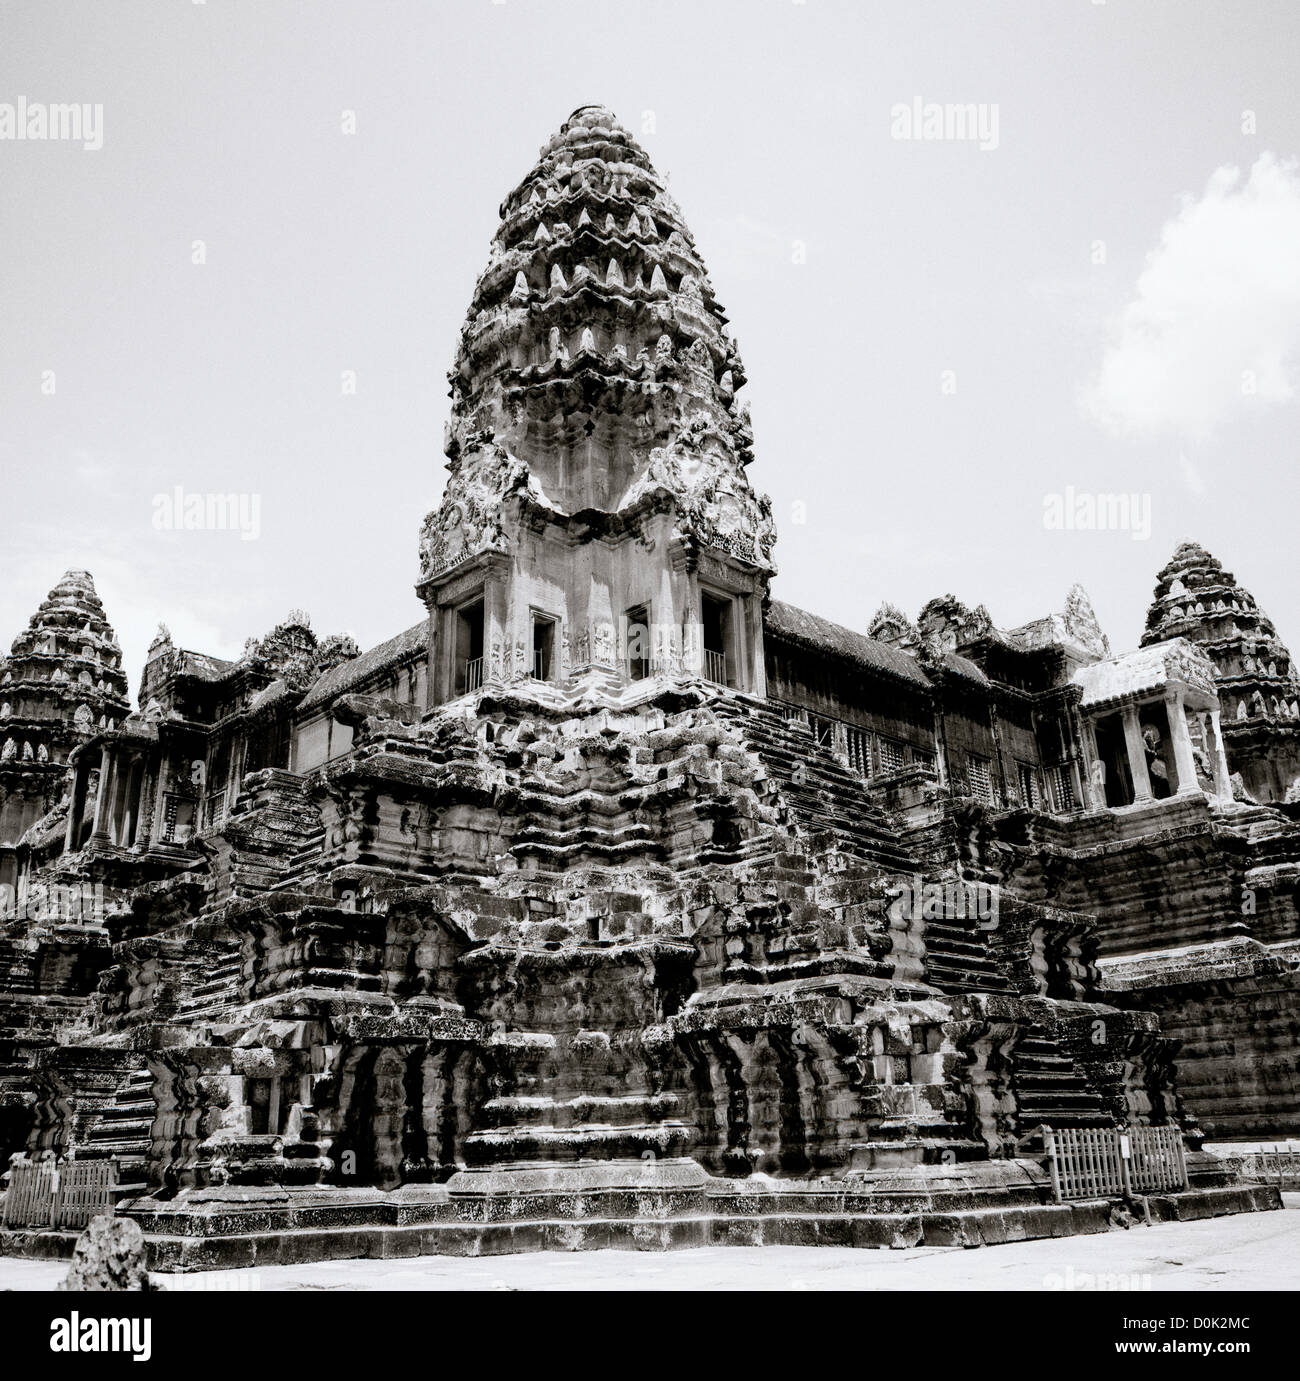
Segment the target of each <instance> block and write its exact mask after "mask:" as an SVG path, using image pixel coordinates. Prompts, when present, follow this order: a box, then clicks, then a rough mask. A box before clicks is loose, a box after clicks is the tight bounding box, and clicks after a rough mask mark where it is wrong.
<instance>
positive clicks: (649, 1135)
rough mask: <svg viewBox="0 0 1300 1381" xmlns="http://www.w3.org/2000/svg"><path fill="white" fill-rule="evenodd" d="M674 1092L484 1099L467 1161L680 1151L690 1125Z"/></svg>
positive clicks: (600, 1157)
mask: <svg viewBox="0 0 1300 1381" xmlns="http://www.w3.org/2000/svg"><path fill="white" fill-rule="evenodd" d="M679 1111H680V1099H679V1098H678V1097H677V1096H676V1095H675V1094H668V1093H663V1094H645V1093H632V1094H615V1095H593V1094H587V1093H583V1094H578V1095H575V1096H573V1097H568V1098H550V1097H533V1096H527V1095H525V1096H512V1097H499V1098H492V1099H490V1100H489V1101H488V1102H487V1103H486V1104H485V1105H484V1108H483V1112H484V1117H485V1120H486V1121H487V1122H488V1123H489V1125H488V1126H487V1127H485V1128H483V1129H482V1130H480V1131H478V1132H475V1133H474V1135H473V1136H472V1137H471V1138H470V1140H469V1142H468V1143H467V1145H466V1156H467V1160H468V1162H469V1163H470V1164H471V1165H475V1166H485V1165H496V1164H501V1163H504V1162H507V1161H511V1162H513V1161H519V1160H521V1159H524V1160H539V1161H573V1160H611V1159H612V1160H639V1159H642V1158H643V1157H645V1156H646V1153H647V1152H649V1153H650V1154H651V1155H653V1156H655V1157H664V1156H677V1155H682V1154H684V1153H685V1148H686V1145H687V1143H688V1141H689V1139H690V1133H691V1129H690V1128H689V1127H688V1126H687V1124H685V1123H683V1122H681V1121H680V1120H678V1119H675V1118H674V1117H673V1114H674V1113H677V1112H679Z"/></svg>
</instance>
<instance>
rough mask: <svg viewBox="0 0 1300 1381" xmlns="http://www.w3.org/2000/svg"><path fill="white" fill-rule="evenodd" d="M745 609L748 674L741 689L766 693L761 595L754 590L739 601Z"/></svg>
mask: <svg viewBox="0 0 1300 1381" xmlns="http://www.w3.org/2000/svg"><path fill="white" fill-rule="evenodd" d="M741 603H742V604H743V606H744V609H745V645H746V647H747V648H748V651H749V675H748V677H747V678H746V681H745V684H744V685H743V686H742V687H741V689H742V690H746V691H748V692H749V693H750V694H751V695H766V694H767V659H766V656H765V655H764V651H763V596H762V594H761V592H760V591H758V590H755V591H754V592H753V594H748V595H746V596H745V597H744V599H743V600H742V601H741Z"/></svg>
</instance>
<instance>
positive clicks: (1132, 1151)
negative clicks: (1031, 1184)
mask: <svg viewBox="0 0 1300 1381" xmlns="http://www.w3.org/2000/svg"><path fill="white" fill-rule="evenodd" d="M1042 1133H1043V1144H1044V1146H1045V1148H1046V1150H1047V1158H1048V1162H1049V1169H1050V1170H1051V1174H1052V1193H1053V1194H1054V1195H1055V1197H1056V1202H1057V1203H1058V1204H1059V1203H1063V1202H1064V1201H1065V1200H1066V1199H1114V1198H1120V1197H1132V1196H1133V1195H1134V1194H1154V1193H1160V1192H1163V1191H1166V1190H1171V1189H1186V1188H1187V1161H1186V1158H1185V1156H1184V1153H1183V1134H1182V1131H1181V1129H1180V1128H1178V1127H1065V1128H1062V1129H1060V1130H1053V1129H1052V1128H1051V1127H1043V1128H1042Z"/></svg>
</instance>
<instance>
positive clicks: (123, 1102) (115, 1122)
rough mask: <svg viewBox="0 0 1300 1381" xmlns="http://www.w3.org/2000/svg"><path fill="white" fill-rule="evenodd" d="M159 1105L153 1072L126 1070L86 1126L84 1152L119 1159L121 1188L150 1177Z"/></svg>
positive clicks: (118, 1178) (137, 1184) (118, 1168)
mask: <svg viewBox="0 0 1300 1381" xmlns="http://www.w3.org/2000/svg"><path fill="white" fill-rule="evenodd" d="M157 1113H158V1104H157V1101H156V1100H155V1098H154V1093H153V1072H152V1070H150V1069H149V1068H148V1066H145V1067H144V1068H143V1069H131V1070H128V1071H126V1076H125V1078H124V1079H123V1080H122V1082H121V1083H120V1084H119V1085H118V1088H117V1092H116V1094H115V1095H114V1097H113V1100H112V1102H110V1103H109V1104H108V1105H107V1106H106V1107H104V1108H102V1109H100V1110H99V1111H98V1112H97V1113H96V1114H95V1115H94V1117H93V1120H92V1121H91V1123H90V1125H89V1126H88V1127H87V1129H86V1134H85V1140H84V1148H85V1149H84V1151H82V1152H81V1153H80V1154H83V1155H84V1154H86V1153H87V1152H88V1153H89V1154H90V1155H91V1156H92V1157H94V1156H104V1157H109V1156H111V1157H112V1159H113V1160H115V1161H116V1162H117V1183H118V1187H119V1189H124V1188H127V1187H129V1186H143V1185H144V1184H145V1183H146V1180H147V1178H148V1170H147V1167H148V1158H149V1147H150V1143H151V1141H152V1129H153V1122H154V1118H155V1117H156V1116H157Z"/></svg>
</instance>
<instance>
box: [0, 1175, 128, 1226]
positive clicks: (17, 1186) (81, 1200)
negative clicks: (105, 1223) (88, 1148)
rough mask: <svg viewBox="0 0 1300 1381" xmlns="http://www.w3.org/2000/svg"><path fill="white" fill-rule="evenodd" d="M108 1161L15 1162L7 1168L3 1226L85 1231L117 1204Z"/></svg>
mask: <svg viewBox="0 0 1300 1381" xmlns="http://www.w3.org/2000/svg"><path fill="white" fill-rule="evenodd" d="M116 1190H117V1170H116V1166H115V1165H114V1163H113V1161H111V1160H68V1161H57V1162H56V1161H51V1160H41V1161H18V1162H16V1163H15V1164H13V1165H12V1166H11V1167H10V1170H9V1189H8V1192H7V1193H6V1194H5V1203H4V1225H5V1227H28V1228H84V1227H85V1226H86V1225H87V1224H88V1223H89V1222H90V1220H91V1219H92V1218H94V1217H96V1216H97V1215H99V1214H101V1213H110V1214H111V1213H112V1212H113V1208H114V1205H115V1203H116V1200H117V1193H116Z"/></svg>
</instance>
